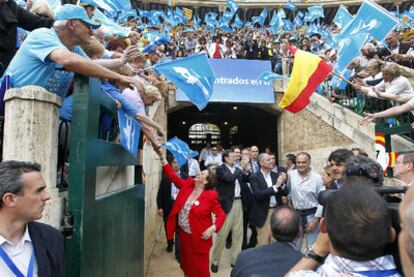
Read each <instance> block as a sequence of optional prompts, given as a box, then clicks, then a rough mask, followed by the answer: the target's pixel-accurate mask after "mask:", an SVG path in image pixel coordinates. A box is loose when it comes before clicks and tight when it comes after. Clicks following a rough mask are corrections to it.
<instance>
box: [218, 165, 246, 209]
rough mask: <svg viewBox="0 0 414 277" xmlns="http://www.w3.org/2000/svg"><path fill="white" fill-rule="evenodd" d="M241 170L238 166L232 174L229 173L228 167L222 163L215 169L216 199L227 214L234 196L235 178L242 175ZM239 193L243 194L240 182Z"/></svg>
mask: <svg viewBox="0 0 414 277" xmlns="http://www.w3.org/2000/svg"><path fill="white" fill-rule="evenodd" d="M242 173H243V172H242V171H241V170H240V169H239V168H236V170H235V171H234V174H233V173H231V171H230V169H229V168H228V167H227V166H226V165H225V164H224V163H223V164H222V165H220V166H218V167H217V169H216V176H217V185H216V189H217V191H218V194H219V196H218V199H219V202H220V204H221V207H222V208H223V210H224V212H225V213H226V214H228V213H229V212H230V210H231V207H232V206H233V198H234V188H235V185H236V182H235V181H236V179H239V178H241V177H242ZM239 184H240V193H241V195H242V196H243V190H242V188H241V186H242V184H241V183H240V181H239Z"/></svg>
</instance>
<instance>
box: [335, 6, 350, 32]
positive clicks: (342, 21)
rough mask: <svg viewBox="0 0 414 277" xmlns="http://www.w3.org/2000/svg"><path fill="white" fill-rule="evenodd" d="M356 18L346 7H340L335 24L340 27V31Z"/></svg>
mask: <svg viewBox="0 0 414 277" xmlns="http://www.w3.org/2000/svg"><path fill="white" fill-rule="evenodd" d="M352 19H354V17H353V16H352V14H350V13H349V11H348V10H347V8H346V7H345V6H344V5H339V8H338V11H337V12H336V14H335V18H334V19H333V22H334V23H335V24H336V26H338V27H339V28H340V29H342V28H344V27H346V25H347V24H349V23H350V22H351V21H352Z"/></svg>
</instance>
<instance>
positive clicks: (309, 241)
mask: <svg viewBox="0 0 414 277" xmlns="http://www.w3.org/2000/svg"><path fill="white" fill-rule="evenodd" d="M314 217H315V214H310V215H307V216H306V221H307V222H310V221H311V220H312V219H313V218H314ZM318 234H319V225H318V226H317V227H316V228H315V230H313V231H312V232H309V233H305V230H302V234H301V236H300V237H299V238H298V240H297V241H296V248H297V249H298V250H299V251H302V244H303V240H306V248H305V249H304V253H306V252H307V251H308V250H309V248H310V247H311V246H312V245H313V244H314V243H315V240H316V237H317V236H318Z"/></svg>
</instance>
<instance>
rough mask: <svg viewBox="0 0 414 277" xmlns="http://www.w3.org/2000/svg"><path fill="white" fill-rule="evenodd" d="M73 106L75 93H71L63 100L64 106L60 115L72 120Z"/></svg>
mask: <svg viewBox="0 0 414 277" xmlns="http://www.w3.org/2000/svg"><path fill="white" fill-rule="evenodd" d="M72 106H73V94H71V95H69V96H68V97H66V98H65V99H64V100H63V103H62V107H61V108H60V112H59V117H60V118H63V119H66V120H67V121H72Z"/></svg>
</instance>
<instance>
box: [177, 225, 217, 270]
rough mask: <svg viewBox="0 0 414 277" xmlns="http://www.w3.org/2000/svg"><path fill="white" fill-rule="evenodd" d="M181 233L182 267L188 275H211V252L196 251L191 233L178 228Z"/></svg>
mask: <svg viewBox="0 0 414 277" xmlns="http://www.w3.org/2000/svg"><path fill="white" fill-rule="evenodd" d="M178 229H179V230H180V231H179V234H180V267H181V269H182V270H183V271H184V274H185V276H187V277H210V269H209V253H206V254H199V253H194V251H193V244H192V238H191V234H188V233H186V232H184V231H183V229H181V228H178Z"/></svg>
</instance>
